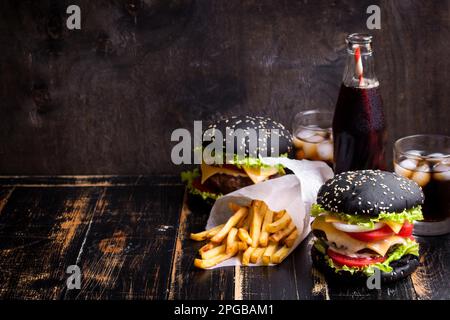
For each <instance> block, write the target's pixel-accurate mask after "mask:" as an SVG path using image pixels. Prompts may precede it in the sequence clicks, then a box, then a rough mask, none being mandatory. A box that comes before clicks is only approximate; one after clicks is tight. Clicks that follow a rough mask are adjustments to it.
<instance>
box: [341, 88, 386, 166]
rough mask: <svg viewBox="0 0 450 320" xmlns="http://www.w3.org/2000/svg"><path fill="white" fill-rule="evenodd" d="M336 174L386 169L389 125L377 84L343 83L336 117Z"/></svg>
mask: <svg viewBox="0 0 450 320" xmlns="http://www.w3.org/2000/svg"><path fill="white" fill-rule="evenodd" d="M333 139H334V161H335V173H340V172H344V171H351V170H362V169H380V170H386V160H385V141H386V128H385V120H384V113H383V103H382V100H381V95H380V93H379V91H378V86H376V87H369V88H355V87H347V86H345V85H344V84H342V85H341V89H340V92H339V98H338V101H337V104H336V109H335V113H334V118H333Z"/></svg>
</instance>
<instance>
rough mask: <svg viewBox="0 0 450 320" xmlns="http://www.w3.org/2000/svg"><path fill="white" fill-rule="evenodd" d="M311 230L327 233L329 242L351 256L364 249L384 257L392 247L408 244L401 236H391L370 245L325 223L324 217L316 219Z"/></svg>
mask: <svg viewBox="0 0 450 320" xmlns="http://www.w3.org/2000/svg"><path fill="white" fill-rule="evenodd" d="M311 228H312V229H313V230H322V231H323V232H325V234H326V236H327V241H328V242H334V243H336V246H337V247H338V248H340V247H345V251H346V252H349V253H350V254H355V253H357V252H358V251H359V250H362V249H370V250H373V251H375V252H376V253H378V254H379V255H380V256H384V255H386V252H387V251H388V250H389V248H390V247H391V246H393V245H395V244H399V243H402V244H403V243H405V242H406V241H405V239H403V238H402V237H399V236H390V237H388V238H386V239H383V240H378V241H374V242H369V243H368V242H364V241H360V240H357V239H353V238H352V237H350V236H349V235H347V234H346V233H345V232H342V231H340V230H337V229H336V228H335V227H333V225H332V224H331V223H327V222H325V219H323V218H322V217H318V218H316V219H315V220H314V222H313V223H312V225H311Z"/></svg>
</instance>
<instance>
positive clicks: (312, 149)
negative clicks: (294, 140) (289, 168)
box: [303, 142, 317, 160]
mask: <svg viewBox="0 0 450 320" xmlns="http://www.w3.org/2000/svg"><path fill="white" fill-rule="evenodd" d="M303 151H304V152H305V158H306V159H310V160H317V143H309V142H305V143H304V144H303Z"/></svg>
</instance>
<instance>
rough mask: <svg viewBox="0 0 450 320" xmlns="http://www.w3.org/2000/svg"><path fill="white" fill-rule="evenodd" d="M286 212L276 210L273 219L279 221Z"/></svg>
mask: <svg viewBox="0 0 450 320" xmlns="http://www.w3.org/2000/svg"><path fill="white" fill-rule="evenodd" d="M284 213H285V211H284V210H281V211H277V212H274V213H273V221H277V220H278V219H280V218H281V217H282V216H283V215H284Z"/></svg>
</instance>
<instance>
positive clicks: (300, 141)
mask: <svg viewBox="0 0 450 320" xmlns="http://www.w3.org/2000/svg"><path fill="white" fill-rule="evenodd" d="M332 122H333V113H332V112H331V111H327V110H320V109H315V110H307V111H302V112H299V113H297V115H296V116H295V118H294V122H293V130H292V132H293V134H294V137H293V141H294V147H295V158H296V159H298V160H303V159H307V160H320V161H325V162H326V163H327V164H328V165H329V166H330V167H333V134H332V129H331V125H332Z"/></svg>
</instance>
